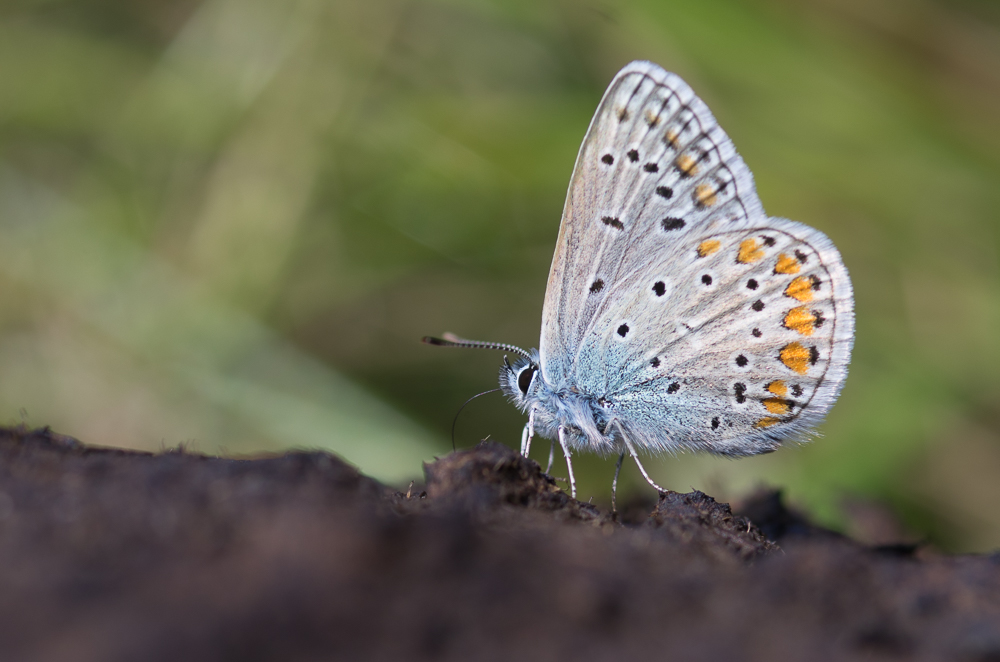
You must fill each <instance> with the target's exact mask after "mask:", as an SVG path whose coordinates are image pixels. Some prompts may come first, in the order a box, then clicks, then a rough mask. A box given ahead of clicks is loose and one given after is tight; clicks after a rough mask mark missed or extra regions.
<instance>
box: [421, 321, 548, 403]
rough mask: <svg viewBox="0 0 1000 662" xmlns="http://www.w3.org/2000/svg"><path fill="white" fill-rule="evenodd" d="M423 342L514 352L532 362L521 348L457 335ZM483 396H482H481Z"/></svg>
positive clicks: (444, 345) (448, 334)
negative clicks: (467, 338)
mask: <svg viewBox="0 0 1000 662" xmlns="http://www.w3.org/2000/svg"><path fill="white" fill-rule="evenodd" d="M421 342H423V343H425V344H427V345H437V346H438V347H474V348H476V349H498V350H500V351H501V352H513V353H514V354H520V355H521V356H523V357H524V358H526V359H528V360H531V354H529V353H528V352H527V351H526V350H523V349H521V348H520V347H515V346H514V345H507V344H505V343H501V342H483V341H481V340H466V339H465V338H459V337H458V336H456V335H455V334H452V333H446V334H444V337H443V338H432V337H430V336H424V337H423V338H422V339H421ZM480 395H482V394H480Z"/></svg>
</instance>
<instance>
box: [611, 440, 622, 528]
mask: <svg viewBox="0 0 1000 662" xmlns="http://www.w3.org/2000/svg"><path fill="white" fill-rule="evenodd" d="M624 459H625V451H622V454H621V455H619V456H618V463H617V464H615V478H614V480H612V481H611V512H613V513H614V512H618V508H617V506H616V504H615V497H616V496H617V494H618V474H619V473H621V470H622V461H623V460H624Z"/></svg>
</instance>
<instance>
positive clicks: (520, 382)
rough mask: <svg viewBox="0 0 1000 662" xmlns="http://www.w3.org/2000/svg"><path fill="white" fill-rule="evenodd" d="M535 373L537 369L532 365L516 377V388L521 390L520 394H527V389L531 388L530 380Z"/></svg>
mask: <svg viewBox="0 0 1000 662" xmlns="http://www.w3.org/2000/svg"><path fill="white" fill-rule="evenodd" d="M537 371H538V368H536V367H535V366H533V365H529V366H528V367H527V368H525V369H524V370H522V371H521V373H520V374H519V375H518V376H517V387H518V388H519V389H521V393H523V394H525V395H527V394H528V387H529V386H531V380H532V378H534V376H535V373H536V372H537Z"/></svg>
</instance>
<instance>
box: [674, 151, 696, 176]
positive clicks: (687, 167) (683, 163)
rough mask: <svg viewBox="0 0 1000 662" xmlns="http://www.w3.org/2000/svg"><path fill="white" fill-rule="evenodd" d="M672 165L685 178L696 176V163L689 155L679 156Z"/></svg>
mask: <svg viewBox="0 0 1000 662" xmlns="http://www.w3.org/2000/svg"><path fill="white" fill-rule="evenodd" d="M674 165H676V166H677V169H678V170H680V171H681V174H682V175H683V176H685V177H690V176H692V175H697V174H698V162H697V161H695V160H694V157H693V156H691V155H690V154H681V155H680V156H678V157H677V159H676V160H675V161H674Z"/></svg>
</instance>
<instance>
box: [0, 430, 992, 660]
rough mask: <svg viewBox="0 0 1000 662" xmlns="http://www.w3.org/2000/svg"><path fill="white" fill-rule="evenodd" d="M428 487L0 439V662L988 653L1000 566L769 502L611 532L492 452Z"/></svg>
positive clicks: (661, 518)
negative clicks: (408, 489) (840, 526)
mask: <svg viewBox="0 0 1000 662" xmlns="http://www.w3.org/2000/svg"><path fill="white" fill-rule="evenodd" d="M426 475H427V485H426V488H424V489H425V490H426V491H421V492H420V493H419V494H417V493H411V494H410V495H409V496H407V495H406V494H402V493H400V492H396V491H394V490H392V489H390V488H387V487H385V486H383V485H380V484H379V483H377V482H375V481H374V480H371V479H369V478H366V477H364V476H361V475H359V474H358V473H357V472H356V471H355V470H354V469H353V468H351V467H350V466H348V465H346V464H344V463H343V462H341V461H340V460H338V459H337V458H336V457H333V456H331V455H328V454H326V453H289V454H286V455H282V456H277V457H268V458H261V459H223V458H213V457H204V456H200V455H194V454H189V453H183V452H168V453H163V454H158V455H153V454H146V453H136V452H126V451H116V450H108V449H99V448H93V447H86V446H83V445H81V444H79V443H78V442H76V441H74V440H72V439H69V438H67V437H61V436H59V435H55V434H52V433H50V432H48V431H46V430H40V431H27V430H23V429H6V430H0V659H3V660H45V661H55V662H59V661H62V660H67V661H68V660H73V661H74V662H78V661H79V662H87V661H91V660H93V661H98V660H100V661H102V662H105V661H111V662H114V661H118V660H121V661H126V660H128V661H131V660H144V661H157V660H164V661H167V660H170V661H174V660H187V661H198V660H240V661H243V662H245V661H249V660H281V661H295V660H333V659H337V660H375V659H378V660H382V659H385V660H421V659H427V660H556V659H564V660H574V661H578V660H685V661H687V660H693V661H697V660H726V661H730V660H769V661H774V660H817V661H822V660H853V659H866V660H883V659H885V660H892V659H903V660H969V661H987V660H1000V560H998V559H996V558H993V557H984V556H961V557H946V556H939V555H933V554H931V553H928V552H924V551H921V550H919V549H916V548H914V547H913V546H909V545H895V546H893V545H890V546H883V547H879V548H870V547H865V546H863V545H861V544H859V543H856V542H853V541H851V540H849V539H847V538H844V537H842V536H838V535H836V534H833V533H831V532H829V531H824V530H822V529H820V528H818V527H815V526H812V525H810V524H809V523H808V522H807V521H806V520H804V519H803V518H801V517H799V516H796V515H795V514H793V513H790V512H789V511H787V510H786V509H785V508H783V506H782V505H781V502H780V499H778V497H777V496H776V495H775V494H763V495H760V496H758V497H757V498H755V499H753V500H751V501H750V502H749V503H747V504H745V505H744V507H743V509H742V513H743V515H737V514H733V513H732V512H731V511H730V508H729V506H728V505H726V504H721V503H716V502H715V501H714V500H713V499H712V498H711V497H709V496H707V495H705V494H702V493H700V492H692V493H690V494H678V493H675V492H670V493H667V494H664V495H661V497H660V500H659V503H658V504H656V506H655V509H653V512H652V514H648V515H643V516H635V515H631V516H630V517H631V519H633V520H635V521H632V522H629V523H626V524H622V523H621V522H619V521H618V520H617V519H615V518H613V517H611V516H609V514H608V513H603V512H600V511H598V509H596V508H594V507H593V506H590V505H588V504H584V503H581V502H578V501H575V500H573V499H570V498H569V497H568V496H567V495H566V494H565V493H563V492H562V491H561V490H560V489H559V488H558V487H557V486H556V484H555V483H554V482H553V481H552V479H550V478H549V477H547V476H545V475H544V474H542V473H541V472H540V470H539V468H538V465H537V464H535V463H534V462H532V461H530V460H525V459H523V458H521V457H520V456H519V455H517V454H516V453H514V452H512V451H511V450H509V449H507V448H506V447H503V446H500V445H497V444H483V445H481V446H480V447H478V448H476V449H474V450H470V451H462V452H458V453H454V454H452V455H449V456H448V457H446V458H444V459H442V460H440V461H438V462H436V463H434V464H432V465H429V466H428V467H427V469H426ZM633 512H634V511H633ZM748 517H749V519H748ZM751 520H752V521H751Z"/></svg>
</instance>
